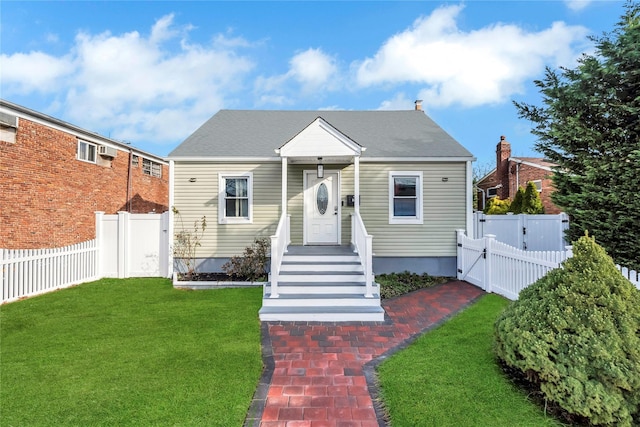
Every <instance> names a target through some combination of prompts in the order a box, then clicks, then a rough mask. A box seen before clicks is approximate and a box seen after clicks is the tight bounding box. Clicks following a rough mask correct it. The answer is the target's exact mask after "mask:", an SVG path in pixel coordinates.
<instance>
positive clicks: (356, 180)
mask: <svg viewBox="0 0 640 427" xmlns="http://www.w3.org/2000/svg"><path fill="white" fill-rule="evenodd" d="M353 168H354V171H353V187H354V188H353V210H354V211H355V212H356V213H358V214H359V213H360V156H354V157H353Z"/></svg>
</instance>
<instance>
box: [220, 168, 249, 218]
mask: <svg viewBox="0 0 640 427" xmlns="http://www.w3.org/2000/svg"><path fill="white" fill-rule="evenodd" d="M228 178H232V179H238V178H246V179H247V199H248V209H249V212H248V214H249V215H248V217H227V216H226V213H225V209H226V206H227V204H226V203H225V198H226V194H225V193H226V187H227V179H228ZM218 224H253V173H252V172H220V173H219V174H218Z"/></svg>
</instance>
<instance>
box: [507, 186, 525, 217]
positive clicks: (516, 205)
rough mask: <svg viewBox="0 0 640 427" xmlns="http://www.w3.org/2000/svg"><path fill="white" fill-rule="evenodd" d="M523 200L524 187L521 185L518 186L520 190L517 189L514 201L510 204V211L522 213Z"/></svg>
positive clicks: (516, 213)
mask: <svg viewBox="0 0 640 427" xmlns="http://www.w3.org/2000/svg"><path fill="white" fill-rule="evenodd" d="M523 201H524V188H522V186H520V187H518V191H516V195H515V196H514V197H513V201H512V202H511V205H510V206H509V212H512V213H514V214H515V215H518V214H521V213H522V202H523Z"/></svg>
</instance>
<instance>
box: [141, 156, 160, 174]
mask: <svg viewBox="0 0 640 427" xmlns="http://www.w3.org/2000/svg"><path fill="white" fill-rule="evenodd" d="M142 173H143V174H145V175H151V176H155V177H156V178H162V165H161V164H160V163H156V162H154V161H153V160H149V159H144V158H143V159H142Z"/></svg>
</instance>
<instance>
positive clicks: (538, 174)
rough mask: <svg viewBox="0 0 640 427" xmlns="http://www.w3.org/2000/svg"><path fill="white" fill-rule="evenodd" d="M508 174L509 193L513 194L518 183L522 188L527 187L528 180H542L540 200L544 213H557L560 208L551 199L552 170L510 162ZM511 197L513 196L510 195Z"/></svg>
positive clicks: (516, 189)
mask: <svg viewBox="0 0 640 427" xmlns="http://www.w3.org/2000/svg"><path fill="white" fill-rule="evenodd" d="M510 163H511V167H510V174H509V187H510V193H511V194H513V195H514V196H515V194H516V191H518V183H519V185H520V186H521V187H522V188H525V189H526V188H527V183H528V182H529V181H537V180H541V181H542V192H541V193H539V194H540V199H541V200H542V206H544V213H545V214H559V213H561V212H562V210H561V209H560V208H559V207H557V206H556V205H554V204H553V202H552V201H551V193H552V192H553V190H554V187H553V181H552V179H551V177H552V176H553V172H549V171H546V170H544V169H540V168H536V167H533V166H529V165H526V164H520V166H519V167H518V165H517V164H516V163H515V162H510ZM512 199H513V197H512Z"/></svg>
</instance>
